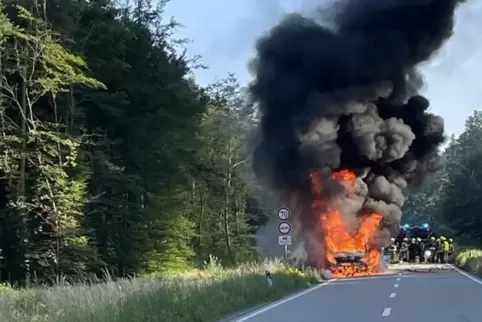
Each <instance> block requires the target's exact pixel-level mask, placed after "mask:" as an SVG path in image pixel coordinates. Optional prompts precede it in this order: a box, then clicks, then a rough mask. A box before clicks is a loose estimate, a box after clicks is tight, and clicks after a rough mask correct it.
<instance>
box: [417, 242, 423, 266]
mask: <svg viewBox="0 0 482 322" xmlns="http://www.w3.org/2000/svg"><path fill="white" fill-rule="evenodd" d="M417 246H418V247H417V248H418V258H419V261H425V256H424V253H425V241H423V240H422V238H420V237H418V238H417Z"/></svg>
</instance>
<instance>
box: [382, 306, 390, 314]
mask: <svg viewBox="0 0 482 322" xmlns="http://www.w3.org/2000/svg"><path fill="white" fill-rule="evenodd" d="M391 312H392V308H391V307H386V308H384V309H383V312H382V316H389V315H390V313H391Z"/></svg>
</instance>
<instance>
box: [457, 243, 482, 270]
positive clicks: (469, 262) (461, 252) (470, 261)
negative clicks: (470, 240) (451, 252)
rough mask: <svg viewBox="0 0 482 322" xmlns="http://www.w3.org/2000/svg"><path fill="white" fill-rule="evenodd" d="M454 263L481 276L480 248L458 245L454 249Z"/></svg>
mask: <svg viewBox="0 0 482 322" xmlns="http://www.w3.org/2000/svg"><path fill="white" fill-rule="evenodd" d="M455 263H456V264H457V265H458V266H460V267H461V268H463V269H464V270H466V271H467V272H469V273H472V274H474V275H477V276H482V249H480V248H469V247H460V248H459V249H458V250H456V255H455Z"/></svg>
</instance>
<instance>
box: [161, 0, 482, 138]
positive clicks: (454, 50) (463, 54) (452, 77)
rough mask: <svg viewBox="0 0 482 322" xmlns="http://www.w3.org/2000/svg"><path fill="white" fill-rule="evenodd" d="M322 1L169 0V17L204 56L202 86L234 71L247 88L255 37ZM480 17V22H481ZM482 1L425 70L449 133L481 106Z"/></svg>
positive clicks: (463, 13) (460, 19)
mask: <svg viewBox="0 0 482 322" xmlns="http://www.w3.org/2000/svg"><path fill="white" fill-rule="evenodd" d="M319 3H320V0H171V2H170V3H169V4H168V5H167V8H166V14H167V15H168V16H174V17H175V18H176V20H177V21H179V22H180V23H182V24H183V25H184V27H183V28H182V29H180V30H179V32H178V33H179V36H180V37H183V38H184V37H185V38H189V39H190V40H191V42H190V43H189V44H188V45H187V49H188V53H189V55H191V56H194V55H201V56H202V62H203V63H204V64H206V65H207V66H209V69H208V70H198V71H197V72H196V78H197V80H198V82H199V83H201V84H209V83H211V82H213V81H215V80H216V79H219V78H223V77H225V76H226V75H227V74H228V73H230V72H232V73H235V74H236V75H237V76H238V78H239V80H240V81H241V82H242V83H243V84H245V83H247V82H248V81H249V80H250V79H251V76H250V75H249V72H248V69H247V65H248V62H249V60H250V58H252V57H253V55H254V52H253V46H254V42H255V40H256V38H257V37H258V36H259V35H260V34H262V33H263V32H264V31H267V30H268V29H269V28H270V27H271V26H273V25H274V24H276V23H277V22H278V21H279V19H280V18H281V17H282V16H283V15H284V14H286V13H289V12H293V11H297V12H310V10H311V9H313V8H314V7H315V6H316V4H319ZM477 16H478V17H479V19H477ZM481 16H482V1H479V0H477V1H472V3H471V4H470V5H465V6H464V7H461V8H460V9H459V10H458V12H457V23H456V28H455V35H454V36H453V38H452V39H451V40H450V41H449V42H448V43H447V44H446V46H445V47H444V49H443V50H442V51H441V52H440V54H439V55H438V56H437V57H435V58H434V59H433V60H432V61H431V62H429V63H427V64H426V66H424V67H423V73H424V76H425V80H426V89H425V92H424V94H425V95H426V96H427V97H428V98H429V99H430V101H431V104H432V111H433V112H434V113H436V114H439V115H441V116H442V117H443V118H444V119H445V128H446V132H447V134H452V133H454V134H456V135H458V134H460V133H461V131H463V127H464V122H465V119H466V118H467V116H468V115H470V114H471V113H472V111H473V110H475V109H481V108H482V38H481V37H480V30H482V28H481V27H482V21H481V20H480V17H481Z"/></svg>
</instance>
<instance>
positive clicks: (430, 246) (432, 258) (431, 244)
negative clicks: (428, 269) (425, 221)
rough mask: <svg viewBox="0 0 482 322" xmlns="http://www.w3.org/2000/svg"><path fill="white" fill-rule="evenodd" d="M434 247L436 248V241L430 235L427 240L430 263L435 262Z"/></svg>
mask: <svg viewBox="0 0 482 322" xmlns="http://www.w3.org/2000/svg"><path fill="white" fill-rule="evenodd" d="M436 248H437V241H436V240H435V237H433V236H432V237H430V241H429V242H428V250H429V251H430V257H429V262H430V263H435V260H436V257H435V253H436Z"/></svg>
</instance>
